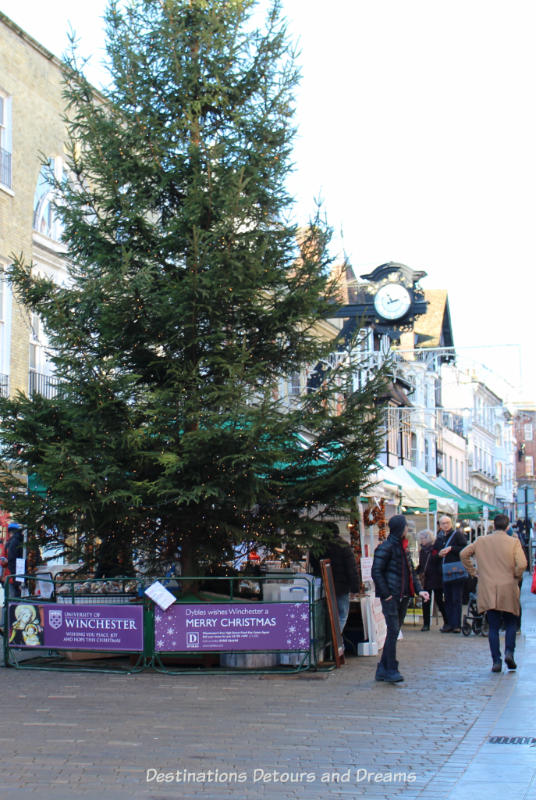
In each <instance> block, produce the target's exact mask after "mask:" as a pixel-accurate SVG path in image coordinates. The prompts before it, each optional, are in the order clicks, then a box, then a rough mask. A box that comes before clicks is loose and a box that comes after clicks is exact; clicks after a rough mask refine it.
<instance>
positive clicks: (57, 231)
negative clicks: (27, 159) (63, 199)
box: [33, 158, 64, 242]
mask: <svg viewBox="0 0 536 800" xmlns="http://www.w3.org/2000/svg"><path fill="white" fill-rule="evenodd" d="M51 173H52V174H51ZM63 174H64V170H63V160H62V159H61V158H51V159H50V161H49V163H48V165H46V166H43V167H41V172H40V173H39V178H38V179H37V186H36V189H35V195H34V220H33V227H34V230H35V231H37V232H38V233H42V234H43V235H44V236H47V237H48V238H49V239H53V240H54V241H55V242H60V241H61V237H62V234H63V224H62V222H61V220H60V219H59V218H58V216H57V214H56V209H55V208H54V201H55V197H56V194H55V190H54V185H53V178H54V179H55V180H56V181H61V180H62V179H63Z"/></svg>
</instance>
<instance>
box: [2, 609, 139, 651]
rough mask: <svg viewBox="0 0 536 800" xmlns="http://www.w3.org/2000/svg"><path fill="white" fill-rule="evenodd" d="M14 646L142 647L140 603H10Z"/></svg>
mask: <svg viewBox="0 0 536 800" xmlns="http://www.w3.org/2000/svg"><path fill="white" fill-rule="evenodd" d="M8 644H9V645H11V646H13V647H27V648H32V649H34V648H39V647H41V648H46V649H51V650H99V651H108V650H110V651H114V650H116V651H128V652H136V651H142V650H143V607H142V606H141V605H129V606H120V605H109V606H106V605H75V606H66V605H65V604H63V603H61V604H60V603H12V602H10V603H9V638H8Z"/></svg>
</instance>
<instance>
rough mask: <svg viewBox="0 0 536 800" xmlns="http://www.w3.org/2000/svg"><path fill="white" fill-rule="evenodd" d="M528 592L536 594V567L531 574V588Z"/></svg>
mask: <svg viewBox="0 0 536 800" xmlns="http://www.w3.org/2000/svg"><path fill="white" fill-rule="evenodd" d="M530 591H531V592H532V594H536V567H534V572H533V573H532V586H531V587H530Z"/></svg>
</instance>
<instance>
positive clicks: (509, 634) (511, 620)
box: [486, 609, 519, 662]
mask: <svg viewBox="0 0 536 800" xmlns="http://www.w3.org/2000/svg"><path fill="white" fill-rule="evenodd" d="M486 616H487V618H488V623H489V634H488V641H489V649H490V650H491V657H492V659H493V661H494V662H495V661H500V660H501V642H500V638H499V629H500V627H501V617H502V619H503V620H504V626H505V628H506V633H505V637H504V649H505V651H509V652H510V653H512V654H513V652H514V650H515V647H516V632H517V625H518V622H519V617H516V615H515V614H511V613H510V612H509V611H497V610H496V609H491V610H490V611H488V612H487V614H486Z"/></svg>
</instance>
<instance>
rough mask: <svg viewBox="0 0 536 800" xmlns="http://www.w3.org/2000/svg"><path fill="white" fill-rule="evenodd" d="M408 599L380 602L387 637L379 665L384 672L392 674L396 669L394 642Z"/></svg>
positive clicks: (402, 620) (406, 608)
mask: <svg viewBox="0 0 536 800" xmlns="http://www.w3.org/2000/svg"><path fill="white" fill-rule="evenodd" d="M408 603H409V597H402V598H401V599H399V600H397V599H396V598H394V597H392V598H391V599H390V600H382V611H383V616H384V617H385V623H386V625H387V636H386V637H385V644H384V646H383V653H382V657H381V658H380V664H382V665H383V668H384V669H385V671H386V672H394V671H395V670H396V669H397V667H398V661H397V660H396V641H397V639H398V634H399V633H400V628H401V626H402V623H403V622H404V617H405V616H406V611H407V610H408Z"/></svg>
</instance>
